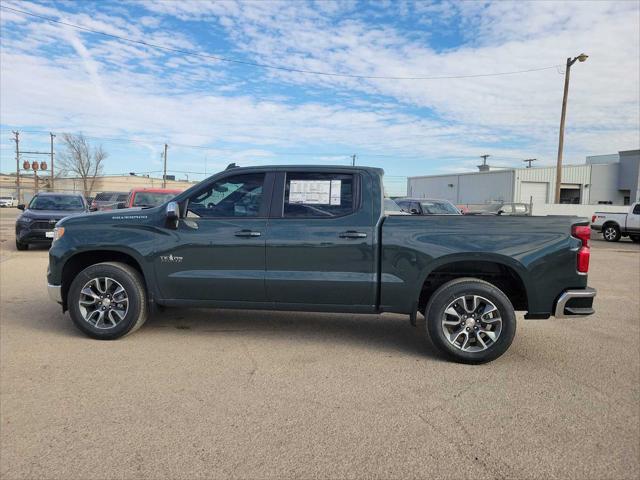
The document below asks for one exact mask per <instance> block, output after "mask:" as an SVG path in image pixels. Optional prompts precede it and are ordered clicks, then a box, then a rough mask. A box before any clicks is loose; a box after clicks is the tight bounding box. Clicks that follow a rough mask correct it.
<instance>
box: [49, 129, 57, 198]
mask: <svg viewBox="0 0 640 480" xmlns="http://www.w3.org/2000/svg"><path fill="white" fill-rule="evenodd" d="M49 135H50V136H51V191H52V192H53V191H54V190H53V179H54V178H55V177H54V174H53V139H54V138H56V136H55V135H54V134H53V133H51V132H49Z"/></svg>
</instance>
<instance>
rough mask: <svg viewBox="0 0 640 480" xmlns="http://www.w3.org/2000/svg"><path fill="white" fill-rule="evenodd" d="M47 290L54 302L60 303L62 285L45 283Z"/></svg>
mask: <svg viewBox="0 0 640 480" xmlns="http://www.w3.org/2000/svg"><path fill="white" fill-rule="evenodd" d="M47 290H48V292H49V298H50V299H51V300H53V301H54V302H56V303H60V304H62V285H51V284H50V283H48V284H47Z"/></svg>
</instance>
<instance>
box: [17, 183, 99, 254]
mask: <svg viewBox="0 0 640 480" xmlns="http://www.w3.org/2000/svg"><path fill="white" fill-rule="evenodd" d="M18 208H19V209H20V210H24V213H22V214H21V215H20V216H19V217H18V218H17V219H16V248H17V249H18V250H27V249H28V248H29V244H32V243H39V244H47V243H49V244H50V243H51V241H52V240H53V229H54V227H55V226H56V223H58V220H61V219H63V218H65V217H68V216H69V215H73V214H77V213H83V212H86V211H87V210H88V206H87V202H86V200H85V199H84V197H83V196H82V195H78V194H71V193H46V192H43V193H38V194H36V195H35V196H34V197H33V198H32V199H31V201H30V202H29V206H28V207H26V208H25V205H24V204H20V205H18Z"/></svg>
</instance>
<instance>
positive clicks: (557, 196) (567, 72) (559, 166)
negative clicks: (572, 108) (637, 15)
mask: <svg viewBox="0 0 640 480" xmlns="http://www.w3.org/2000/svg"><path fill="white" fill-rule="evenodd" d="M587 58H589V56H588V55H585V54H584V53H581V54H580V55H578V56H577V57H575V58H571V57H569V58H567V68H566V70H565V72H564V94H563V96H562V114H561V115H560V134H559V139H558V162H557V163H556V194H555V198H554V203H560V187H561V185H562V151H563V149H564V121H565V118H566V116H567V97H568V96H569V77H570V75H571V66H572V65H573V64H574V63H576V61H579V62H584V61H585V60H586V59H587Z"/></svg>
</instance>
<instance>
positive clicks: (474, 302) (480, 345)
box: [441, 295, 502, 352]
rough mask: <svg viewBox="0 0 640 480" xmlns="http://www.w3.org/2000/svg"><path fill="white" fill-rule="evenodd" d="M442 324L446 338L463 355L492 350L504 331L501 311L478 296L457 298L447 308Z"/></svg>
mask: <svg viewBox="0 0 640 480" xmlns="http://www.w3.org/2000/svg"><path fill="white" fill-rule="evenodd" d="M441 323H442V331H443V332H444V336H445V338H446V339H447V340H448V341H449V343H450V344H451V345H453V346H454V347H456V348H459V349H460V350H462V351H463V352H481V351H483V350H486V349H488V348H491V346H492V345H493V344H495V343H496V341H497V340H498V338H499V337H500V333H501V332H502V318H501V316H500V311H499V310H498V308H497V307H496V306H495V305H494V303H493V302H491V301H490V300H488V299H486V298H485V297H481V296H479V295H464V296H461V297H458V298H456V299H455V300H454V301H452V302H451V303H450V304H449V305H448V306H447V308H445V309H444V313H443V315H442V322H441Z"/></svg>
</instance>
